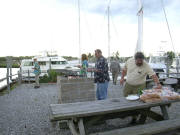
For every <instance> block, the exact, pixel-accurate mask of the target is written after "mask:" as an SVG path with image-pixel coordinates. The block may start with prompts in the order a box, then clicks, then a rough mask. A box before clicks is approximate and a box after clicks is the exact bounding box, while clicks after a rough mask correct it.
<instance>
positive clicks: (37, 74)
mask: <svg viewBox="0 0 180 135" xmlns="http://www.w3.org/2000/svg"><path fill="white" fill-rule="evenodd" d="M33 69H34V74H35V86H34V88H35V89H36V88H40V86H39V75H40V74H41V69H40V66H39V64H38V62H37V59H36V58H34V68H33Z"/></svg>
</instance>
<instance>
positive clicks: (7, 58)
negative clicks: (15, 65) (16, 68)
mask: <svg viewBox="0 0 180 135" xmlns="http://www.w3.org/2000/svg"><path fill="white" fill-rule="evenodd" d="M6 68H7V73H6V79H7V89H8V90H9V91H10V82H9V57H6Z"/></svg>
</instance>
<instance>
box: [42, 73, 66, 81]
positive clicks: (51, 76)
mask: <svg viewBox="0 0 180 135" xmlns="http://www.w3.org/2000/svg"><path fill="white" fill-rule="evenodd" d="M58 75H60V76H62V75H64V74H63V73H57V72H56V71H55V70H49V71H48V75H47V74H45V75H44V76H43V77H42V78H40V80H39V82H40V83H49V82H54V83H56V82H57V76H58Z"/></svg>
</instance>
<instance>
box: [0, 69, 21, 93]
mask: <svg viewBox="0 0 180 135" xmlns="http://www.w3.org/2000/svg"><path fill="white" fill-rule="evenodd" d="M18 70H19V68H12V75H14V74H17V72H18ZM6 73H7V68H0V79H2V78H5V77H6ZM16 77H17V75H16V76H13V77H12V78H13V79H15V78H16ZM6 85H7V80H4V81H1V82H0V89H1V88H3V87H5V86H6Z"/></svg>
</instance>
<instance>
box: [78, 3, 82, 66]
mask: <svg viewBox="0 0 180 135" xmlns="http://www.w3.org/2000/svg"><path fill="white" fill-rule="evenodd" d="M78 16H79V20H78V21H79V64H81V15H80V0H78Z"/></svg>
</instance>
